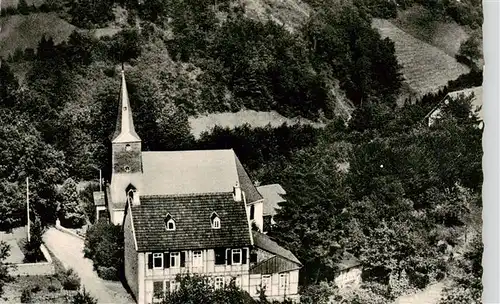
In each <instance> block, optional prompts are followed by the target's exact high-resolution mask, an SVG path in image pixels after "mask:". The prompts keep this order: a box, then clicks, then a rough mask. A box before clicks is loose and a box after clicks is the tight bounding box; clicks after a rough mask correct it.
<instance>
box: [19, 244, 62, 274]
mask: <svg viewBox="0 0 500 304" xmlns="http://www.w3.org/2000/svg"><path fill="white" fill-rule="evenodd" d="M40 250H41V251H42V253H43V256H44V257H45V260H46V262H40V263H17V264H12V266H13V267H10V268H9V273H10V275H12V276H18V275H20V276H27V275H53V274H55V272H56V271H55V268H54V263H52V258H51V257H50V254H49V251H48V250H47V248H46V247H45V245H43V244H42V245H41V246H40Z"/></svg>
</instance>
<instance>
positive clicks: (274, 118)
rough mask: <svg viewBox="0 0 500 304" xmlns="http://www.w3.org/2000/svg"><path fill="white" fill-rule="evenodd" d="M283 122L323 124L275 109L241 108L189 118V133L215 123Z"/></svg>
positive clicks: (232, 125) (258, 124)
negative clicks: (289, 116)
mask: <svg viewBox="0 0 500 304" xmlns="http://www.w3.org/2000/svg"><path fill="white" fill-rule="evenodd" d="M285 122H286V123H287V124H289V125H294V124H310V125H313V126H314V127H318V128H319V127H323V126H324V125H323V124H320V123H314V122H312V121H310V120H307V119H305V118H293V119H291V118H286V117H284V116H282V115H280V114H279V113H277V112H275V111H269V112H257V111H253V110H242V111H239V112H237V113H213V114H206V115H200V116H197V117H190V118H189V124H190V126H191V133H192V134H193V135H194V136H195V137H196V138H198V137H199V136H200V134H201V133H202V132H203V131H210V130H212V129H213V128H214V127H215V126H216V125H217V126H221V127H228V128H235V127H238V126H242V125H244V124H246V123H247V124H249V125H250V126H252V127H254V128H256V127H264V126H266V125H268V124H271V126H273V127H279V126H281V125H282V124H283V123H285Z"/></svg>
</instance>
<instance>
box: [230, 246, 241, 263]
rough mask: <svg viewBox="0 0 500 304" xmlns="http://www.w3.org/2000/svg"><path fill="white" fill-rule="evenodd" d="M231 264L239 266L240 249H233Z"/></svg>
mask: <svg viewBox="0 0 500 304" xmlns="http://www.w3.org/2000/svg"><path fill="white" fill-rule="evenodd" d="M232 256H233V264H241V249H233V251H232Z"/></svg>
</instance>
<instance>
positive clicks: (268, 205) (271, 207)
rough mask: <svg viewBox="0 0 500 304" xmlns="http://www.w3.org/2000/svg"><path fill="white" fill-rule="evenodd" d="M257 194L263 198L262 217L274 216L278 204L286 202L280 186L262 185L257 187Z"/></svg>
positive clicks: (284, 192)
mask: <svg viewBox="0 0 500 304" xmlns="http://www.w3.org/2000/svg"><path fill="white" fill-rule="evenodd" d="M257 190H258V191H259V193H260V194H261V195H262V196H263V197H264V211H263V215H264V216H267V215H271V216H274V215H276V210H277V209H279V208H280V206H279V203H283V202H285V201H286V200H285V199H284V198H283V197H282V195H285V194H286V191H285V189H283V187H281V185H280V184H272V185H264V186H259V187H257Z"/></svg>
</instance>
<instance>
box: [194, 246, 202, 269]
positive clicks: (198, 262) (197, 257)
mask: <svg viewBox="0 0 500 304" xmlns="http://www.w3.org/2000/svg"><path fill="white" fill-rule="evenodd" d="M201 266H203V258H202V254H201V250H196V251H193V267H201Z"/></svg>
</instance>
